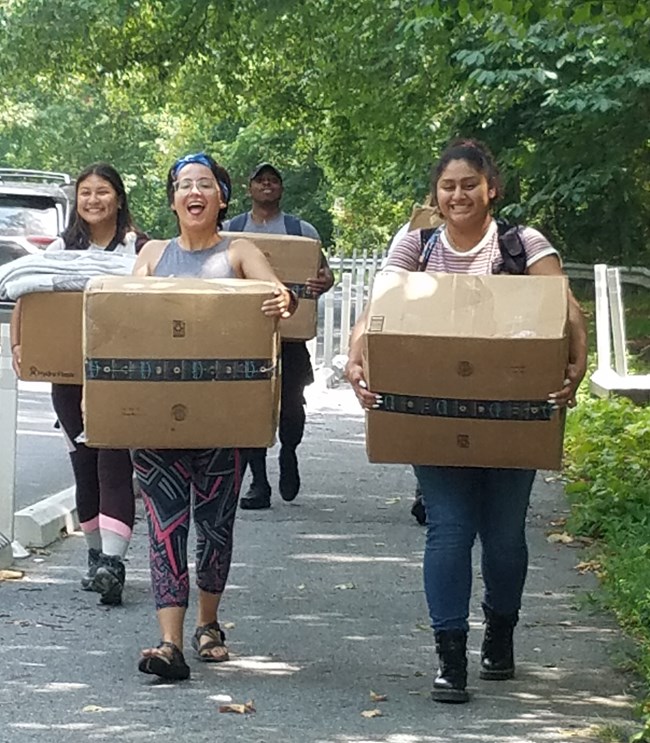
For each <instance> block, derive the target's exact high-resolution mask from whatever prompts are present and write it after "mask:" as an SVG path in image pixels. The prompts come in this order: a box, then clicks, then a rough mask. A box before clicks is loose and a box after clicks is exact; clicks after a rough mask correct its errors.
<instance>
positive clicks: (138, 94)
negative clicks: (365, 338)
mask: <svg viewBox="0 0 650 743" xmlns="http://www.w3.org/2000/svg"><path fill="white" fill-rule="evenodd" d="M0 29H2V31H3V33H2V34H0V72H1V74H2V78H3V82H4V83H5V90H7V91H11V93H6V94H5V100H4V101H3V102H4V106H3V108H2V110H3V112H4V113H3V115H2V117H1V119H0V160H3V161H6V162H7V163H11V164H15V165H24V166H32V167H36V166H44V165H45V164H47V163H50V162H56V164H57V167H61V168H64V169H66V170H74V169H76V168H77V167H80V166H81V165H82V164H86V163H87V162H88V161H89V160H92V159H97V158H99V157H101V158H103V159H109V160H111V161H112V162H114V164H115V165H116V166H118V167H119V168H120V169H121V170H122V171H124V172H125V173H127V174H133V176H134V178H133V183H134V188H135V190H134V193H133V200H134V204H135V206H136V213H137V214H138V215H139V217H140V221H141V222H142V223H143V226H144V227H145V228H147V229H149V230H150V231H152V232H160V231H164V230H166V229H169V228H170V227H171V222H170V220H169V216H168V214H167V212H166V211H165V210H166V207H165V204H164V198H163V194H162V189H160V184H161V179H162V178H163V177H164V171H165V168H166V167H168V165H169V162H170V159H172V158H174V157H175V156H176V155H178V154H180V153H181V152H186V151H188V150H189V149H193V148H195V147H199V146H201V147H208V148H211V149H212V150H213V151H214V152H215V154H217V155H218V156H219V157H222V158H223V159H224V161H225V162H226V163H227V164H228V166H229V167H230V168H231V170H232V171H233V175H234V176H235V180H237V181H238V183H239V184H240V188H239V190H238V197H243V194H242V190H241V184H243V183H244V182H245V175H246V173H247V172H248V171H249V170H250V167H251V166H252V164H253V163H254V162H255V161H256V160H259V159H268V158H269V157H270V156H272V157H273V158H274V159H277V161H278V163H279V164H281V165H282V167H283V169H284V170H285V172H286V173H287V176H288V177H287V186H288V187H287V194H286V199H285V205H286V206H287V208H290V209H294V210H296V211H300V212H301V213H303V216H305V217H306V218H308V219H310V221H313V222H314V223H315V224H316V226H317V227H318V228H319V230H320V231H321V232H322V233H323V234H324V235H325V237H326V238H327V240H328V241H329V239H330V236H332V235H334V236H335V238H336V242H337V244H338V247H339V249H343V250H347V251H349V250H352V249H353V248H355V247H356V248H360V247H382V246H383V245H384V244H385V243H386V241H387V240H388V238H389V236H390V235H391V233H392V232H393V231H394V229H395V228H396V227H397V226H399V224H400V223H401V222H402V221H404V220H405V219H406V217H407V215H408V213H409V211H410V206H411V204H412V203H413V201H414V200H421V199H422V198H423V197H424V196H425V194H426V192H427V190H428V171H429V168H430V165H431V163H432V161H433V160H435V157H436V155H437V153H438V152H439V151H440V148H441V147H442V146H443V145H444V143H445V142H446V141H447V140H448V139H449V138H450V137H451V136H454V135H456V134H462V135H464V136H469V135H479V136H480V137H481V138H483V139H485V140H486V141H487V142H488V143H489V144H490V145H491V147H492V148H493V150H494V151H495V153H496V154H497V156H498V158H499V160H500V162H501V163H502V164H503V169H504V175H505V180H506V182H507V186H508V187H507V192H506V201H505V202H504V205H503V211H504V213H506V214H507V215H509V216H510V217H511V218H516V219H519V220H527V221H530V222H532V223H535V224H537V225H539V226H541V227H542V228H543V229H544V230H545V231H547V232H548V233H549V235H550V236H551V237H552V238H553V239H554V240H555V241H556V242H557V244H558V246H559V247H560V248H561V249H562V252H563V253H564V254H566V256H567V257H570V258H574V259H582V260H606V261H607V262H610V263H616V262H621V263H626V264H639V263H641V264H642V263H644V262H647V259H648V250H649V248H648V245H649V244H650V240H649V239H648V238H650V234H649V232H650V227H649V225H650V214H649V209H650V199H648V191H649V189H650V185H649V184H650V177H649V171H650V151H649V146H648V142H649V141H650V116H648V113H650V112H649V111H648V108H649V106H650V95H649V90H650V65H649V62H650V52H649V44H650V42H649V40H650V26H649V20H648V13H647V11H646V10H645V9H644V6H643V4H638V3H632V2H627V1H622V2H617V3H613V2H598V3H596V2H589V1H578V0H571V1H570V2H568V3H559V2H558V1H557V0H526V2H521V3H513V2H511V1H510V0H493V1H492V2H488V3H479V2H474V1H470V0H450V1H449V2H445V3H442V2H436V1H435V0H401V1H400V2H397V0H379V2H370V0H360V1H359V2H357V3H354V4H352V5H351V4H349V3H347V2H345V0H327V1H326V0H314V1H313V2H311V3H300V2H297V0H272V2H268V0H264V1H262V0H228V1H227V2H223V3H222V2H220V3H214V2H210V1H209V0H193V1H192V2H184V0H166V1H165V2H163V0H137V1H136V2H131V1H130V0H106V2H102V3H96V2H90V0H12V1H11V2H5V3H3V4H1V5H0ZM240 203H242V202H238V203H237V204H233V210H234V209H235V208H239V207H240Z"/></svg>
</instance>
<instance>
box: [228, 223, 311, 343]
mask: <svg viewBox="0 0 650 743" xmlns="http://www.w3.org/2000/svg"><path fill="white" fill-rule="evenodd" d="M221 234H222V235H230V236H232V237H246V238H247V239H248V240H250V241H251V242H252V243H253V244H254V245H256V246H257V247H258V248H259V249H260V250H261V251H262V253H264V255H265V256H266V258H267V259H268V262H269V263H270V264H271V267H272V268H273V270H274V271H275V273H276V274H277V276H278V278H279V279H280V281H282V283H283V284H285V285H286V286H288V287H289V288H290V289H292V290H293V291H294V292H295V293H296V295H297V296H298V299H299V302H298V308H297V309H296V311H295V312H294V314H293V315H292V316H291V317H289V318H287V319H286V320H281V321H280V335H281V336H282V338H283V339H286V340H301V341H308V340H310V339H311V338H315V337H316V332H317V330H316V326H317V323H318V306H317V302H318V298H317V297H315V296H313V295H312V294H311V293H310V292H309V291H308V290H307V287H306V286H305V282H306V280H307V279H313V278H315V277H316V274H317V273H318V270H319V268H320V265H321V256H322V251H321V244H320V242H319V241H318V240H313V239H312V238H310V237H300V236H299V235H272V234H267V233H263V234H259V233H256V232H223V233H221Z"/></svg>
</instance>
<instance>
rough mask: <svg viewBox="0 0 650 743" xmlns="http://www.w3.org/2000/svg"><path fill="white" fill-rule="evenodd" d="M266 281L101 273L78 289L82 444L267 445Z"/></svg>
mask: <svg viewBox="0 0 650 743" xmlns="http://www.w3.org/2000/svg"><path fill="white" fill-rule="evenodd" d="M273 289H274V286H273V284H271V283H269V282H262V281H245V280H240V279H224V280H216V279H215V280H202V279H177V278H176V279H175V278H154V277H148V278H136V277H109V278H97V279H93V280H92V281H91V282H90V283H89V284H88V287H87V290H86V292H85V293H84V352H85V383H84V411H85V432H86V438H87V443H88V444H89V445H91V446H100V447H102V446H103V447H128V448H140V447H143V448H154V449H202V448H212V447H267V446H271V445H272V444H273V443H274V439H275V431H276V428H277V422H278V413H279V393H280V378H279V369H278V353H279V333H278V331H277V325H278V321H277V319H275V318H269V317H266V316H265V315H263V314H262V312H261V310H260V308H261V305H262V302H263V301H264V300H265V299H269V298H270V297H272V296H273Z"/></svg>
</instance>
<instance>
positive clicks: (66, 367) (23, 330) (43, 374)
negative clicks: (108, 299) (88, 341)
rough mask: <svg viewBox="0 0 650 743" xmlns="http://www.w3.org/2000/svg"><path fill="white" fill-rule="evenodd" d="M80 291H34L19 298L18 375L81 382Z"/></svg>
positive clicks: (61, 381)
mask: <svg viewBox="0 0 650 743" xmlns="http://www.w3.org/2000/svg"><path fill="white" fill-rule="evenodd" d="M82 307H83V294H82V292H37V293H35V294H27V295H25V296H24V297H22V298H21V300H20V346H21V349H20V350H21V364H20V378H21V379H23V380H25V381H27V382H56V384H81V383H82V382H83V353H82V348H81V317H82Z"/></svg>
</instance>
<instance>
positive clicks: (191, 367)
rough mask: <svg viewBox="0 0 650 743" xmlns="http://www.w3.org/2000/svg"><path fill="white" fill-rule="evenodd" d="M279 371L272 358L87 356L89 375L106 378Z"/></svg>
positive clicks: (208, 378)
mask: <svg viewBox="0 0 650 743" xmlns="http://www.w3.org/2000/svg"><path fill="white" fill-rule="evenodd" d="M277 371H278V369H277V364H276V363H275V362H274V361H273V360H272V359H86V379H87V380H92V381H107V382H230V381H232V382H251V381H259V380H265V379H273V378H274V377H276V376H277Z"/></svg>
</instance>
